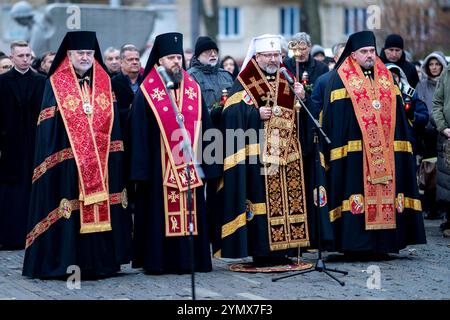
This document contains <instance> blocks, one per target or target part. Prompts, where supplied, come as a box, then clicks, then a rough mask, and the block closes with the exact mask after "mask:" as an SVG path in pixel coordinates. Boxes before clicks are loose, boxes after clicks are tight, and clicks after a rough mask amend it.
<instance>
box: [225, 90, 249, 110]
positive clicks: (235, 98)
mask: <svg viewBox="0 0 450 320" xmlns="http://www.w3.org/2000/svg"><path fill="white" fill-rule="evenodd" d="M244 91H245V90H241V91H238V92H236V93H235V94H233V95H232V96H231V97H229V98H228V99H227V102H225V105H224V106H223V110H225V109H226V108H228V107H229V106H232V105H233V104H236V103H239V102H241V101H242V93H243V92H244ZM223 110H222V112H223Z"/></svg>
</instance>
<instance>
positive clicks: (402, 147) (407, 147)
mask: <svg viewBox="0 0 450 320" xmlns="http://www.w3.org/2000/svg"><path fill="white" fill-rule="evenodd" d="M394 151H395V152H409V153H412V152H413V150H412V145H411V142H409V141H394Z"/></svg>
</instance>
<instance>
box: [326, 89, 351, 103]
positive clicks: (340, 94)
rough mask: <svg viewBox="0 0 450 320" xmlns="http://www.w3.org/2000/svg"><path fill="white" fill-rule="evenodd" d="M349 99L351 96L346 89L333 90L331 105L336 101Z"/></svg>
mask: <svg viewBox="0 0 450 320" xmlns="http://www.w3.org/2000/svg"><path fill="white" fill-rule="evenodd" d="M347 98H350V95H349V94H348V92H347V90H346V89H345V88H342V89H337V90H333V91H331V96H330V103H333V101H336V100H341V99H347Z"/></svg>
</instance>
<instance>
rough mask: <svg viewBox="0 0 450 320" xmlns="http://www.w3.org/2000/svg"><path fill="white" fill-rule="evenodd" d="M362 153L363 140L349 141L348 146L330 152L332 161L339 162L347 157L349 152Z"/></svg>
mask: <svg viewBox="0 0 450 320" xmlns="http://www.w3.org/2000/svg"><path fill="white" fill-rule="evenodd" d="M356 151H362V142H361V140H353V141H349V142H348V144H347V145H345V146H342V147H339V148H334V149H332V150H331V151H330V161H334V160H338V159H341V158H344V157H346V156H347V153H348V152H356Z"/></svg>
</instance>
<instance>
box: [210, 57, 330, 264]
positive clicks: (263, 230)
mask: <svg viewBox="0 0 450 320" xmlns="http://www.w3.org/2000/svg"><path fill="white" fill-rule="evenodd" d="M264 106H265V107H270V108H272V116H271V118H270V119H269V120H267V121H265V122H264V121H262V120H261V119H260V113H259V108H260V107H264ZM293 107H294V95H293V93H292V92H291V90H290V89H289V86H288V83H287V81H286V79H284V77H283V76H282V74H281V73H279V72H277V73H275V74H273V75H268V74H265V73H264V72H263V71H262V70H261V69H260V68H259V66H258V64H257V62H256V61H255V59H254V58H253V59H251V60H250V61H249V63H248V64H247V66H246V67H245V68H244V70H243V71H241V73H240V74H239V76H238V78H237V80H236V82H235V83H234V85H233V87H232V89H231V93H230V97H229V98H228V100H227V102H226V104H225V107H224V110H223V113H222V118H221V130H222V133H223V135H224V155H225V160H224V169H223V180H222V182H221V183H220V185H219V197H221V198H222V199H223V203H222V206H221V207H222V209H223V212H222V213H221V217H220V219H219V220H220V223H218V224H217V229H218V231H217V233H218V235H216V238H215V239H214V240H215V243H214V254H215V256H218V257H225V258H242V257H247V256H253V260H254V262H255V263H256V264H261V265H264V264H269V265H270V264H278V263H279V264H286V263H289V262H288V260H287V259H285V258H284V257H285V256H286V255H294V256H296V255H297V251H296V252H295V253H289V252H288V251H286V250H287V249H292V248H299V247H307V246H309V245H310V243H311V240H313V239H315V227H316V226H317V225H316V224H315V223H314V218H315V214H314V213H315V210H314V208H313V207H311V208H308V209H311V210H307V207H308V204H307V199H308V198H309V199H312V198H313V194H312V188H310V189H308V188H307V187H306V186H305V179H304V175H305V172H304V167H303V159H302V147H303V145H302V143H300V142H299V139H298V137H297V129H296V124H295V122H296V116H295V111H294V110H293ZM300 131H301V130H300ZM262 133H264V135H263V134H262ZM300 140H301V139H300ZM322 171H323V170H322ZM308 190H309V191H308ZM320 191H321V193H320V194H321V199H320V200H321V202H320V212H321V215H323V216H324V218H325V219H322V224H321V230H322V236H323V239H324V240H330V237H331V235H332V232H331V226H330V223H329V220H328V219H327V215H326V210H324V208H326V195H325V194H324V193H323V191H324V189H323V187H322V188H320Z"/></svg>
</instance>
